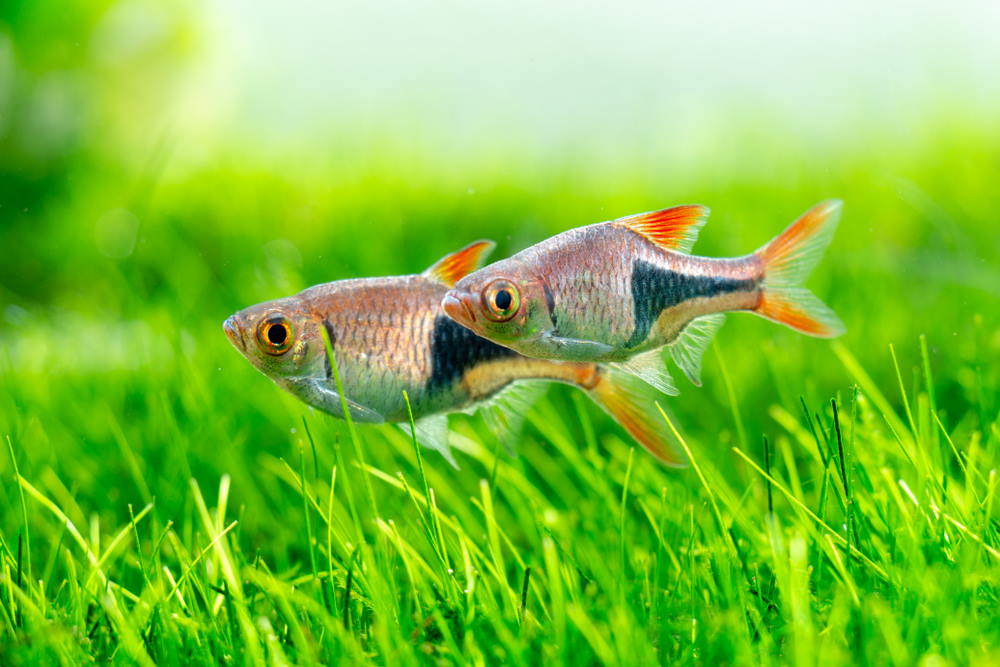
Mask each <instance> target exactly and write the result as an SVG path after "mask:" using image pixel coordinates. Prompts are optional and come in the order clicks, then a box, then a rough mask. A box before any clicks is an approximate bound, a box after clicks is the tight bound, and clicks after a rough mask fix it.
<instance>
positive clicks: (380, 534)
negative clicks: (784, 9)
mask: <svg viewBox="0 0 1000 667" xmlns="http://www.w3.org/2000/svg"><path fill="white" fill-rule="evenodd" d="M942 136H944V137H945V138H943V139H940V140H937V139H934V140H930V139H927V140H924V141H922V142H919V143H917V144H914V145H909V144H907V145H899V144H897V145H889V146H886V145H878V144H873V146H874V147H875V148H873V147H871V146H859V145H854V146H847V147H837V148H829V151H828V152H827V153H826V154H825V155H826V156H827V157H828V159H827V160H825V161H824V163H823V164H817V162H816V156H815V154H814V153H812V152H810V151H808V150H806V149H804V148H802V147H798V148H796V147H794V146H789V147H788V150H786V151H780V150H768V149H769V148H775V146H772V145H771V144H770V143H769V142H764V141H757V140H755V139H754V137H753V136H748V137H746V140H745V141H744V142H743V143H740V144H739V145H738V146H737V147H736V148H733V149H732V150H730V151H729V152H726V153H725V155H726V157H725V159H721V158H720V160H717V161H713V162H709V161H707V160H703V161H700V162H689V163H686V164H684V165H683V166H680V165H678V164H676V163H675V162H673V161H671V160H663V161H662V162H657V161H656V160H655V159H654V158H652V157H649V156H647V157H646V158H645V159H644V160H639V161H637V162H636V163H635V164H629V165H622V164H605V163H601V162H599V161H598V162H594V163H588V162H587V161H586V160H583V159H580V160H573V159H570V158H565V161H564V160H563V158H562V157H560V158H559V159H556V158H549V159H548V161H536V162H531V161H529V160H526V161H525V162H524V163H523V164H524V168H523V171H522V172H521V173H519V174H516V175H511V174H510V173H509V170H508V169H507V166H506V165H507V164H509V163H510V162H507V161H504V162H503V163H502V164H494V165H492V166H490V165H485V166H479V167H476V166H475V165H474V164H471V163H467V164H466V165H465V166H464V167H461V168H460V167H457V166H455V165H453V164H449V163H447V162H446V161H440V160H435V159H432V158H429V157H428V158H426V159H424V158H420V159H418V158H414V157H412V156H410V157H408V158H406V161H405V163H404V164H395V165H390V162H391V160H390V156H391V155H392V153H391V151H390V153H387V154H386V155H375V156H372V157H371V158H370V159H369V160H368V161H364V160H360V158H359V160H360V161H359V162H357V163H355V162H351V163H350V164H347V162H346V161H345V162H344V163H341V162H338V161H332V162H331V163H330V164H327V165H323V166H322V167H319V168H317V169H315V170H310V169H304V168H303V169H294V168H292V167H291V166H290V165H289V164H287V163H284V162H280V161H278V162H273V163H267V162H266V161H265V162H262V163H258V162H250V163H247V164H240V163H237V162H236V161H235V160H233V161H228V160H227V159H226V158H225V157H224V156H223V157H220V158H219V159H218V160H217V161H216V162H213V163H212V164H211V165H210V166H208V167H203V168H199V169H197V170H194V171H184V170H180V169H179V170H177V171H170V170H166V171H163V172H162V173H161V172H156V173H145V172H143V173H140V174H133V177H134V178H132V179H131V180H129V181H128V183H125V184H123V182H122V180H121V179H120V178H119V176H118V175H117V174H114V173H112V174H108V173H107V172H104V171H101V170H99V169H87V166H88V165H91V162H90V160H92V159H93V156H90V157H86V156H85V157H80V158H79V162H78V163H75V164H74V166H73V167H72V168H69V169H68V171H67V172H65V173H62V172H60V173H61V174H62V175H61V176H59V177H58V178H56V177H53V178H55V181H54V182H55V183H56V185H54V186H53V189H52V192H51V193H49V194H46V195H44V196H42V195H39V194H38V193H33V194H31V196H32V197H35V199H33V200H32V203H31V205H30V206H27V205H25V206H21V205H20V204H21V203H23V202H19V201H18V200H17V199H16V196H17V195H16V193H14V189H13V188H11V189H10V190H9V191H6V190H5V193H6V194H5V197H8V198H14V199H8V200H6V201H5V202H4V203H5V206H4V207H3V209H2V210H3V211H11V212H12V213H11V214H10V216H9V217H8V218H7V219H6V220H5V222H6V224H5V225H4V226H2V227H0V247H2V248H3V249H4V250H3V259H4V261H3V262H2V263H0V264H2V266H0V298H2V303H3V312H2V324H0V396H2V401H0V437H2V438H3V440H4V446H3V448H2V449H3V452H2V453H3V455H2V456H0V476H2V479H3V484H2V485H0V664H5V665H6V664H34V663H46V664H48V663H53V662H62V663H66V664H80V663H87V662H107V661H111V662H115V663H142V664H149V663H158V664H207V663H213V664H215V663H227V664H228V663H273V664H285V663H289V664H292V663H294V664H308V663H313V662H326V663H334V662H338V661H341V660H344V661H349V662H352V663H359V662H366V661H372V662H376V663H382V664H415V663H436V664H441V663H444V664H451V663H481V664H485V663H490V664H496V663H509V664H537V663H541V662H545V663H547V664H595V663H607V664H649V663H654V662H669V663H673V664H689V663H700V664H728V663H735V662H740V663H755V664H756V663H760V664H785V663H790V662H791V663H795V664H816V663H829V664H841V663H853V662H860V663H877V664H886V663H889V664H899V665H910V664H915V663H922V664H928V665H930V664H986V663H989V662H997V661H998V660H1000V649H998V646H1000V624H998V623H997V622H996V618H997V617H998V613H1000V609H998V574H1000V535H998V528H1000V524H998V509H997V508H998V503H997V500H996V496H997V484H998V481H997V472H996V469H997V461H998V445H1000V415H998V410H1000V392H998V369H997V360H998V359H1000V334H998V332H1000V308H998V306H997V300H998V297H1000V291H998V290H1000V288H998V285H1000V280H998V279H997V277H998V273H997V266H998V258H1000V251H998V248H997V236H996V232H995V230H996V222H995V211H996V210H1000V206H998V205H1000V194H998V191H997V189H996V187H995V184H996V169H997V167H996V160H995V155H996V148H997V146H998V145H1000V141H998V140H997V137H996V136H995V130H991V129H989V128H986V129H982V130H981V131H976V132H972V131H971V130H970V131H969V133H968V134H964V135H963V134H961V133H958V132H951V133H948V134H946V135H942ZM776 146H777V147H780V146H781V144H780V142H777V144H776ZM876 148H877V149H876ZM386 150H388V149H386ZM402 154H403V153H399V155H402ZM720 154H722V153H720ZM259 159H261V160H263V158H259ZM401 159H402V158H401ZM10 173H11V174H12V175H11V179H15V178H16V177H17V176H16V174H15V172H13V171H12V172H10ZM413 174H421V175H422V176H421V177H420V178H419V179H415V178H413V177H412V175H413ZM775 184H781V185H780V187H778V186H776V185H775ZM12 193H13V194H12ZM834 195H836V196H839V197H842V198H843V199H844V200H845V202H846V207H845V215H844V220H843V223H842V226H841V229H840V231H839V232H838V235H837V237H836V239H835V241H834V244H833V247H832V248H831V250H830V252H829V255H828V257H827V258H826V259H825V260H824V261H823V262H821V264H820V266H819V267H818V269H817V272H816V275H815V276H813V277H812V278H811V279H810V282H809V285H810V286H811V287H812V288H813V289H814V290H815V291H816V292H817V293H818V294H819V295H821V296H822V298H823V299H824V300H825V301H827V302H828V303H830V304H831V306H832V307H833V308H834V309H835V310H836V311H837V312H838V313H839V314H840V315H841V317H842V318H843V319H844V321H845V322H846V323H847V326H848V333H847V335H846V336H844V337H843V338H841V339H838V340H837V341H834V342H832V343H831V342H827V341H816V340H810V339H807V338H804V337H802V336H798V335H796V334H794V333H793V332H790V331H787V330H785V329H782V328H780V327H777V326H775V325H773V324H771V323H768V322H765V321H762V320H759V319H757V318H753V317H751V316H749V315H733V316H731V317H730V318H729V321H728V322H727V324H726V325H725V327H724V328H723V329H722V331H721V332H720V335H719V336H718V338H717V340H716V342H715V343H714V345H713V350H711V351H710V352H709V353H708V354H707V355H706V359H705V370H704V387H703V388H700V389H699V388H695V387H693V386H691V385H690V384H686V383H685V382H684V381H683V380H681V384H682V386H681V388H682V393H681V395H680V396H678V397H676V398H669V399H665V402H664V403H663V406H662V407H663V408H664V410H665V411H667V414H668V415H669V423H668V421H667V420H665V421H664V425H663V427H664V429H671V428H676V429H677V431H678V433H679V435H680V436H681V437H682V438H683V442H684V446H685V448H686V449H687V450H688V451H689V452H690V456H691V460H692V466H690V467H689V468H687V469H685V470H679V471H678V470H671V469H667V468H664V467H662V466H659V465H658V464H656V463H655V462H654V460H653V459H652V458H651V457H650V456H648V455H647V454H646V453H645V452H644V451H642V450H641V449H634V445H633V443H632V442H631V441H630V440H629V439H628V438H627V436H626V435H625V433H624V432H623V431H622V430H621V429H620V428H619V427H617V426H616V425H614V424H613V423H612V422H611V421H610V420H609V419H608V418H607V417H606V416H605V415H604V414H603V413H602V412H601V411H600V410H598V409H597V408H596V407H595V406H594V405H593V404H592V403H590V402H589V401H588V400H587V399H586V397H585V396H583V395H582V394H581V393H579V392H574V391H573V390H571V389H569V388H565V387H553V388H552V389H551V390H550V391H549V392H548V394H547V395H546V396H545V397H544V398H543V399H542V400H541V401H539V402H538V404H537V405H535V406H534V407H533V408H532V409H531V412H530V414H529V415H528V420H527V426H526V428H525V430H524V432H523V433H522V434H521V435H520V436H519V437H518V438H517V439H518V440H519V447H518V449H519V452H520V454H519V456H518V457H517V458H510V457H508V456H507V455H506V454H505V453H504V451H505V450H504V446H503V444H502V443H500V442H498V441H497V439H496V438H495V437H494V436H493V435H492V434H491V432H490V431H489V429H488V428H486V427H485V425H484V423H483V422H482V420H481V419H480V418H479V417H475V416H473V417H465V416H457V417H454V418H452V442H453V444H454V446H455V447H456V449H457V450H458V452H457V457H458V460H459V462H460V463H461V470H458V471H456V470H454V469H453V468H451V467H450V466H449V465H448V464H447V463H446V462H445V461H444V460H443V459H442V458H441V457H440V455H438V454H437V453H435V452H432V451H428V450H420V449H418V448H415V447H414V443H413V441H412V439H411V438H410V437H409V436H407V435H406V434H405V433H403V432H402V431H401V430H399V429H396V428H394V427H388V426H386V427H370V426H364V425H358V426H357V427H356V428H349V427H348V425H347V424H345V423H344V422H341V421H337V420H334V419H332V418H329V417H327V416H325V415H322V414H319V413H317V412H314V411H311V410H309V409H308V408H306V407H305V406H303V405H302V404H301V403H299V402H298V401H296V400H295V399H294V398H292V397H290V396H287V395H285V394H284V393H283V392H281V391H280V390H278V389H277V388H276V387H274V386H273V385H272V384H271V383H270V382H269V381H267V380H266V379H265V378H263V377H262V376H260V375H259V374H257V373H256V371H254V370H253V369H252V368H251V367H250V366H249V364H247V363H246V362H245V361H244V360H243V359H242V358H241V357H240V356H239V355H238V354H237V353H236V351H234V350H232V349H231V348H230V346H229V344H228V341H227V340H226V339H225V337H224V335H223V334H222V331H221V322H222V320H223V318H224V317H225V316H227V315H229V314H230V313H231V312H232V311H234V310H236V309H238V308H241V307H243V306H246V305H248V304H250V303H254V302H258V301H262V300H265V299H270V298H274V297H277V296H282V295H285V294H288V293H291V292H293V291H296V290H298V289H300V288H302V287H305V286H307V285H309V284H313V283H317V282H321V281H326V280H332V279H338V278H346V277H353V276H358V275H384V274H393V273H406V272H417V271H420V270H422V269H423V268H425V267H426V266H428V265H430V264H431V263H432V262H433V261H434V260H435V259H437V258H438V257H440V256H441V255H443V254H445V253H446V252H448V251H450V250H453V249H454V248H456V247H459V246H461V245H463V244H465V243H466V242H467V241H469V240H471V239H474V238H480V237H493V238H496V239H497V241H498V242H499V248H498V250H497V256H498V257H499V256H503V255H504V254H505V253H507V252H510V251H512V250H516V249H518V248H519V247H522V246H523V245H525V244H527V243H530V242H533V241H536V240H539V239H540V238H543V237H544V236H546V235H548V234H551V233H553V232H556V231H559V230H561V229H565V228H567V227H570V226H573V225H576V224H582V223H587V222H592V221H595V220H598V219H601V218H605V217H611V216H614V215H623V214H627V213H632V212H636V211H640V210H648V209H652V208H655V207H658V206H662V205H666V204H673V203H678V202H686V201H703V202H705V203H707V204H710V205H712V207H713V211H714V213H713V217H712V219H710V221H709V223H708V225H707V226H706V227H705V229H704V230H703V232H702V235H701V239H700V241H699V243H698V245H697V251H698V252H701V253H704V254H708V255H735V254H740V253H743V252H746V251H748V250H750V249H752V248H754V247H757V246H759V245H760V244H762V243H763V242H764V241H766V240H767V239H768V238H770V237H771V236H773V235H774V234H775V233H777V232H778V231H779V230H780V229H781V227H783V226H784V224H786V223H787V222H788V221H790V220H791V219H792V218H793V217H794V216H795V215H797V214H798V213H800V212H802V211H803V210H805V209H806V208H807V207H808V206H809V205H811V204H812V203H814V202H815V201H818V200H820V199H822V198H824V197H828V196H834ZM25 196H27V195H25ZM8 201H10V202H12V204H11V205H10V206H8V205H6V204H7V202H8ZM25 208H27V209H28V210H27V211H25V210H24V209H25ZM109 212H110V213H109ZM133 218H134V221H135V222H134V224H133ZM12 249H15V250H12Z"/></svg>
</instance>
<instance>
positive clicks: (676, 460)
mask: <svg viewBox="0 0 1000 667" xmlns="http://www.w3.org/2000/svg"><path fill="white" fill-rule="evenodd" d="M588 394H589V395H590V397H591V398H592V399H593V400H594V402H595V403H597V404H598V405H600V406H601V407H602V408H604V410H605V411H606V412H607V413H608V414H609V415H611V416H612V417H613V418H614V419H615V421H617V422H618V423H619V424H621V425H622V426H623V427H624V428H625V430H626V431H628V432H629V434H630V435H631V436H632V437H633V438H635V440H636V442H638V443H639V444H640V445H642V446H643V447H645V448H646V449H647V450H648V451H649V453H650V454H652V455H653V456H655V457H656V458H658V459H659V460H660V461H662V462H663V463H665V464H667V465H669V466H674V467H677V468H680V467H683V466H685V465H687V459H686V458H685V456H684V453H683V452H682V451H681V449H680V448H679V447H678V445H677V443H676V442H674V441H673V439H672V438H671V437H670V436H669V435H668V434H669V433H670V428H669V427H668V426H667V424H666V422H664V421H663V416H662V415H660V412H659V410H657V409H656V404H655V403H654V401H657V400H660V401H662V400H663V398H664V395H663V394H661V393H659V392H658V391H656V390H655V389H653V388H652V387H650V386H649V385H648V384H646V383H645V382H643V381H642V380H640V379H638V378H636V377H635V376H633V375H629V374H628V373H624V372H621V371H618V370H614V369H611V368H608V367H607V366H602V367H601V369H600V375H599V376H598V380H597V384H596V385H594V387H593V388H592V389H590V390H589V391H588Z"/></svg>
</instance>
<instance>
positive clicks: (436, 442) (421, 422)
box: [399, 415, 458, 470]
mask: <svg viewBox="0 0 1000 667" xmlns="http://www.w3.org/2000/svg"><path fill="white" fill-rule="evenodd" d="M413 426H414V430H415V431H416V438H417V442H418V443H420V444H421V445H423V446H424V447H427V448H428V449H433V450H435V451H438V452H440V453H441V456H443V457H444V458H445V460H446V461H447V462H448V463H450V464H451V466H452V467H453V468H455V470H458V462H457V461H456V460H455V455H454V453H452V451H451V447H450V446H449V445H448V417H447V416H445V415H431V416H430V417H423V418H421V419H418V420H416V421H415V422H413ZM399 427H400V428H401V429H403V431H405V432H406V433H407V434H408V435H411V436H412V435H413V431H411V430H410V424H409V422H402V423H401V424H400V425H399Z"/></svg>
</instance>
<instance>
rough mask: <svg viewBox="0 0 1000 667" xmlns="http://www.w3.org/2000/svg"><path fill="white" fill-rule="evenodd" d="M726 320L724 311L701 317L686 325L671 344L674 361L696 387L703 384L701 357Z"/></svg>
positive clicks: (671, 354)
mask: <svg viewBox="0 0 1000 667" xmlns="http://www.w3.org/2000/svg"><path fill="white" fill-rule="evenodd" d="M725 320H726V316H725V315H723V314H722V313H717V314H715V315H706V316H705V317H699V318H698V319H696V320H693V321H691V322H690V323H689V324H688V325H687V326H686V327H684V330H683V331H681V333H680V335H679V336H678V337H677V340H675V341H674V342H673V343H671V344H670V356H671V357H673V360H674V363H675V364H677V366H678V368H680V369H681V370H682V371H684V374H685V375H687V376H688V379H689V380H691V383H692V384H693V385H694V386H696V387H700V386H701V359H702V357H703V356H705V350H707V349H708V344H709V343H711V342H712V338H713V337H714V336H715V332H716V331H718V330H719V327H721V326H722V324H723V322H725Z"/></svg>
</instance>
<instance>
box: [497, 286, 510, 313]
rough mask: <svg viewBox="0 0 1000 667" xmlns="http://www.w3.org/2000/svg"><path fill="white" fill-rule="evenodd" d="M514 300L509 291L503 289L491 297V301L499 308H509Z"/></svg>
mask: <svg viewBox="0 0 1000 667" xmlns="http://www.w3.org/2000/svg"><path fill="white" fill-rule="evenodd" d="M513 301H514V299H513V298H511V296H510V292H508V291H507V290H505V289H502V290H500V291H499V292H497V295H496V296H495V297H493V303H495V304H496V306H497V308H499V309H500V310H507V309H508V308H510V304H511V303H512V302H513Z"/></svg>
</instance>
